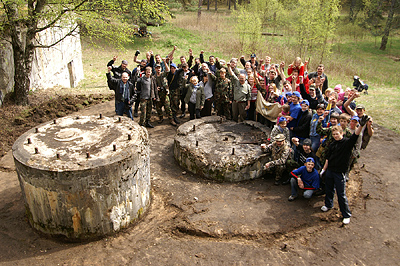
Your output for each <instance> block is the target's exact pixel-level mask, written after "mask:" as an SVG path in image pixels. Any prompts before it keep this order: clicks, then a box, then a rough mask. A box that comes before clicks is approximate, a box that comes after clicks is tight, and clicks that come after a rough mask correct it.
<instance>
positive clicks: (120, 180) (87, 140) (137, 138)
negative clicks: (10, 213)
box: [13, 115, 150, 240]
mask: <svg viewBox="0 0 400 266" xmlns="http://www.w3.org/2000/svg"><path fill="white" fill-rule="evenodd" d="M149 155H150V148H149V140H148V133H147V130H146V129H145V128H143V127H141V126H139V125H138V124H137V123H135V122H133V121H132V120H130V119H128V118H126V117H118V118H106V117H101V115H100V116H98V117H94V116H83V117H71V116H69V117H64V118H59V119H57V120H54V121H51V122H48V123H45V124H42V125H41V126H39V127H37V128H33V129H31V130H29V131H28V132H26V133H24V134H23V135H22V136H21V137H20V138H19V139H18V140H17V141H16V142H15V144H14V146H13V156H14V161H15V165H16V169H17V173H18V178H19V182H20V186H21V189H22V194H23V196H24V199H25V205H26V211H27V215H28V219H29V222H30V223H31V225H32V226H33V227H34V228H35V229H37V230H39V231H41V232H43V233H46V234H49V235H51V236H59V235H60V236H63V237H66V238H68V239H72V240H75V239H78V240H80V239H91V238H97V237H101V236H104V235H109V234H112V233H114V232H117V231H119V230H120V229H121V228H124V227H127V226H128V225H129V224H130V223H132V222H133V221H135V220H136V219H138V218H139V217H140V216H141V215H142V214H143V213H144V212H145V211H146V209H147V207H148V206H149V203H150V156H149Z"/></svg>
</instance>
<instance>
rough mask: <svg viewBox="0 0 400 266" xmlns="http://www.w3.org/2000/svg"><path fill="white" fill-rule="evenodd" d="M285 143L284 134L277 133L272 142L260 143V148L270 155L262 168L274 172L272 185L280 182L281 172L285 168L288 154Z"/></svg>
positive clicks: (288, 150)
mask: <svg viewBox="0 0 400 266" xmlns="http://www.w3.org/2000/svg"><path fill="white" fill-rule="evenodd" d="M287 143H288V142H286V141H285V136H284V135H283V134H278V135H277V136H276V137H275V139H274V142H273V143H271V144H269V145H265V144H261V150H262V151H263V152H264V153H268V154H270V155H271V160H270V161H269V162H268V163H266V164H265V165H264V169H265V170H267V171H268V172H275V183H274V185H276V186H278V185H279V184H280V180H281V178H282V175H283V172H284V171H285V170H286V161H287V159H288V157H289V155H290V147H289V146H288V144H287Z"/></svg>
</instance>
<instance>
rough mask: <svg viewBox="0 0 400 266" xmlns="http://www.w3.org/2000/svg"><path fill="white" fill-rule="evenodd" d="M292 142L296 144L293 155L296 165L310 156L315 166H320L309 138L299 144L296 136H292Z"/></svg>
mask: <svg viewBox="0 0 400 266" xmlns="http://www.w3.org/2000/svg"><path fill="white" fill-rule="evenodd" d="M292 142H293V144H294V145H295V146H296V152H297V156H295V160H296V163H297V164H298V166H301V165H304V163H305V162H306V159H307V158H308V157H311V158H313V159H314V161H315V162H314V163H315V168H316V169H320V168H321V166H320V165H319V164H318V162H317V156H316V155H315V152H314V151H313V150H312V149H311V140H310V139H308V138H307V139H305V140H304V141H303V144H300V141H299V139H298V138H292Z"/></svg>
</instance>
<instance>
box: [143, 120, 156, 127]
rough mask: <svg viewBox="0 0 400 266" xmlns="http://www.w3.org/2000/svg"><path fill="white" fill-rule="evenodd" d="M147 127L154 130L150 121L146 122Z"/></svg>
mask: <svg viewBox="0 0 400 266" xmlns="http://www.w3.org/2000/svg"><path fill="white" fill-rule="evenodd" d="M145 127H149V128H154V126H153V125H152V124H150V122H149V121H146V123H145Z"/></svg>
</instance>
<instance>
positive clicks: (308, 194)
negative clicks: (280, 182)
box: [290, 177, 315, 199]
mask: <svg viewBox="0 0 400 266" xmlns="http://www.w3.org/2000/svg"><path fill="white" fill-rule="evenodd" d="M290 187H291V189H292V196H295V197H297V196H298V189H299V185H298V184H297V178H294V177H292V178H291V179H290ZM314 190H315V189H305V190H304V193H303V197H304V198H306V199H309V198H311V196H312V195H313V193H314Z"/></svg>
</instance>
